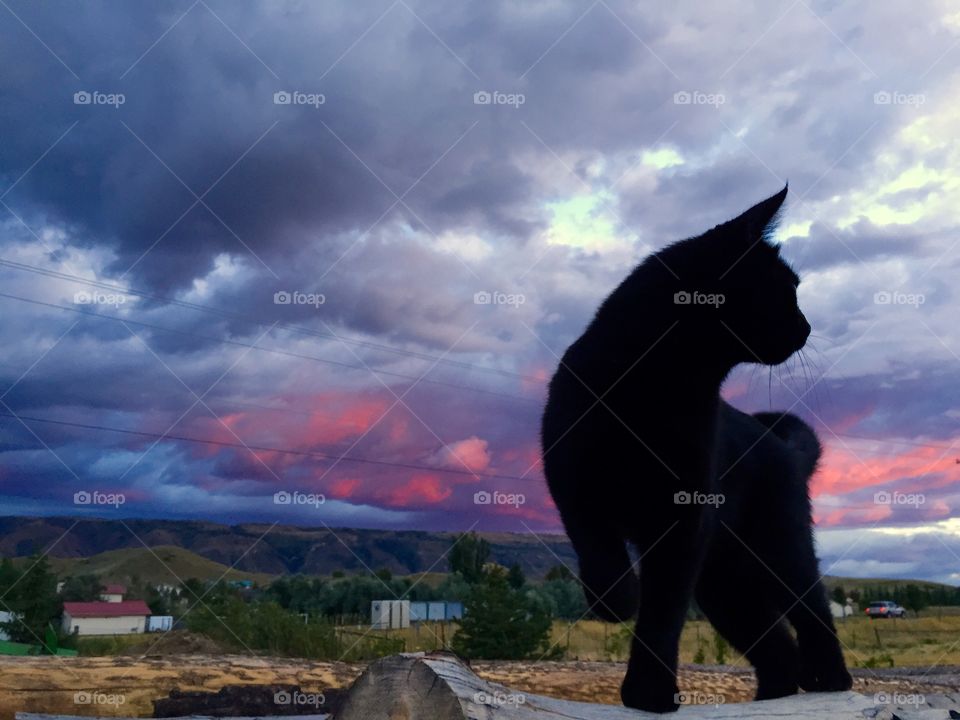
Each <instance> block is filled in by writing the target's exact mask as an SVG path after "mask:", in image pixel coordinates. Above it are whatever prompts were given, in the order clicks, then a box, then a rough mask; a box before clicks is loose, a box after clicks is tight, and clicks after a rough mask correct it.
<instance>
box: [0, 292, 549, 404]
mask: <svg viewBox="0 0 960 720" xmlns="http://www.w3.org/2000/svg"><path fill="white" fill-rule="evenodd" d="M0 297H4V298H8V299H10V300H17V301H19V302H25V303H30V304H31V305H40V306H42V307H48V308H52V309H54V310H62V311H64V312H72V313H76V314H78V315H86V316H88V317H93V318H98V319H101V320H112V321H113V322H120V323H125V324H127V325H137V326H138V327H145V328H149V329H151V330H159V331H161V332H168V333H172V334H174V335H183V336H185V337H191V338H195V339H199V340H206V341H208V342H215V343H220V344H222V345H234V346H236V347H243V348H249V349H252V350H258V351H260V352H267V353H272V354H274V355H283V356H286V357H292V358H298V359H300V360H312V361H313V362H319V363H325V364H327V365H335V366H337V367H342V368H347V369H350V370H364V371H366V372H370V373H373V374H379V375H387V376H390V377H396V378H400V379H403V380H410V381H413V382H420V383H429V384H431V385H440V386H443V387H450V388H456V389H458V390H470V391H472V392H478V393H484V394H487V395H496V396H497V397H504V398H508V399H510V400H519V401H521V402H539V400H537V399H535V398H528V397H524V396H523V395H511V394H509V393H502V392H498V391H496V390H487V389H486V388H478V387H473V386H472V385H460V384H458V383H450V382H444V381H443V380H431V379H429V378H419V377H416V376H414V375H405V374H403V373H398V372H393V371H391V370H379V369H377V370H374V369H373V368H369V367H365V366H363V365H353V364H351V363H345V362H341V361H339V360H330V359H328V358H321V357H316V356H314V355H304V354H302V353H295V352H290V351H289V350H279V349H277V348H266V347H260V346H259V345H254V344H252V343H245V342H241V341H239V340H227V339H225V338H218V337H213V336H211V335H201V334H199V333H192V332H187V331H186V330H177V329H174V328H168V327H163V326H161V325H155V324H153V323H147V322H143V321H142V320H133V319H131V318H122V317H116V316H115V315H103V314H101V313H95V312H91V311H90V310H82V309H80V308H72V307H67V306H66V305H57V304H56V303H48V302H44V301H43V300H33V299H31V298H25V297H21V296H19V295H11V294H9V293H3V292H0Z"/></svg>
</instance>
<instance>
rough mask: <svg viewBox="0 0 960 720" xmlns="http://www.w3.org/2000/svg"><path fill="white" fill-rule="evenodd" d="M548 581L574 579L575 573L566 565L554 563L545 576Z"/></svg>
mask: <svg viewBox="0 0 960 720" xmlns="http://www.w3.org/2000/svg"><path fill="white" fill-rule="evenodd" d="M544 579H545V580H547V581H548V582H549V581H550V580H573V579H574V577H573V573H572V572H570V568H568V567H567V566H566V565H554V566H553V567H552V568H550V569H549V570H547V575H546V577H545V578H544Z"/></svg>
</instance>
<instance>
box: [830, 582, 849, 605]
mask: <svg viewBox="0 0 960 720" xmlns="http://www.w3.org/2000/svg"><path fill="white" fill-rule="evenodd" d="M831 595H832V597H833V599H834V601H835V602H838V603H840V604H841V605H846V604H847V593H846V591H845V590H844V589H843V585H837V586H836V587H835V588H834V589H833V592H832V593H831Z"/></svg>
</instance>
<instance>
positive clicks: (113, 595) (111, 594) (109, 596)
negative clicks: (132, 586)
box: [100, 583, 127, 602]
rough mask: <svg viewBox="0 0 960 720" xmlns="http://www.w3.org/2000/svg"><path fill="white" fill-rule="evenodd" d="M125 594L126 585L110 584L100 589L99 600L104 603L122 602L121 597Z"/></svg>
mask: <svg viewBox="0 0 960 720" xmlns="http://www.w3.org/2000/svg"><path fill="white" fill-rule="evenodd" d="M126 594H127V587H126V585H118V584H116V583H112V584H110V585H104V586H103V587H102V588H100V599H101V600H103V601H104V602H122V601H123V596H124V595H126Z"/></svg>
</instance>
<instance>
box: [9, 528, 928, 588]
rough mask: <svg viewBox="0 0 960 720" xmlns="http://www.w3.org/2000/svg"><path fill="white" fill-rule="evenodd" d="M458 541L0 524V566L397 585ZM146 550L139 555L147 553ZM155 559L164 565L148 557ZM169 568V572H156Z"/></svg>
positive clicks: (552, 539) (403, 533)
mask: <svg viewBox="0 0 960 720" xmlns="http://www.w3.org/2000/svg"><path fill="white" fill-rule="evenodd" d="M480 535H481V536H482V537H484V538H485V539H486V540H487V542H489V543H490V548H491V557H492V559H493V560H494V561H495V562H498V563H500V564H501V565H505V566H509V565H512V564H514V563H518V564H519V565H520V567H521V568H523V571H524V573H525V574H526V575H527V576H528V577H530V578H532V579H540V578H542V577H543V576H544V575H545V574H546V572H547V571H548V570H549V569H550V568H552V567H554V566H555V565H559V564H561V562H562V563H564V564H566V565H567V566H568V567H570V568H571V569H573V570H576V568H577V560H576V556H575V555H574V552H573V548H572V547H571V545H570V543H569V541H568V540H567V538H566V537H565V536H563V535H540V536H535V535H531V534H521V533H504V532H499V533H480ZM454 538H455V533H446V532H426V531H418V530H370V529H358V528H333V529H329V528H305V527H297V526H293V525H276V526H270V525H265V524H245V525H222V524H218V523H213V522H204V521H192V520H132V519H128V520H104V519H98V518H82V519H77V518H63V517H59V518H58V517H49V518H31V517H0V557H25V556H27V555H29V554H30V553H32V552H33V551H34V550H40V551H44V550H46V549H48V548H50V551H49V557H50V558H51V561H52V562H53V564H54V566H55V568H56V569H57V570H58V571H66V570H68V569H69V571H71V572H73V573H77V572H91V573H93V574H96V575H100V576H103V577H110V578H112V579H116V580H119V579H120V578H122V577H129V576H130V575H132V574H136V575H138V576H139V577H141V578H144V579H150V580H155V581H156V582H158V583H159V582H171V577H172V575H173V574H176V576H177V577H180V578H184V579H185V578H187V577H197V578H201V579H206V578H217V577H220V576H221V575H222V574H223V573H224V572H225V571H227V569H228V568H230V567H235V570H234V572H232V573H230V574H229V575H228V578H230V579H236V578H240V577H244V578H250V579H257V580H259V581H263V580H266V579H268V578H269V577H272V576H277V575H286V574H292V573H303V574H306V575H330V574H331V573H333V572H334V571H338V570H339V571H343V572H345V573H347V574H363V573H368V572H369V571H371V570H378V569H380V568H387V569H389V570H390V571H391V572H392V573H393V574H394V575H415V574H419V573H425V572H429V573H431V574H432V575H433V576H434V577H436V574H437V573H446V572H448V571H449V564H448V563H447V559H446V554H447V552H448V551H449V549H450V546H451V544H452V543H453V541H454ZM144 546H146V547H144ZM147 547H149V548H150V549H152V550H153V551H154V552H155V553H157V554H158V555H160V559H161V560H163V562H162V563H161V562H160V560H158V559H157V558H156V557H155V556H154V555H153V554H151V553H150V551H148V550H147V549H146V548H147ZM164 564H166V565H168V566H169V568H170V570H169V571H168V570H167V569H166V568H164V567H163V565H164ZM908 582H909V583H914V584H916V585H920V586H921V587H930V588H934V587H944V586H942V585H937V583H931V582H926V581H922V580H896V579H858V578H840V577H831V576H827V577H825V578H824V583H825V584H826V585H827V588H828V590H832V589H833V588H834V587H835V586H837V585H843V587H844V589H846V590H847V591H848V592H849V591H850V590H854V589H863V588H865V587H868V586H878V585H879V586H885V587H888V588H890V587H893V586H894V585H898V584H899V585H904V584H906V583H908Z"/></svg>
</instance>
